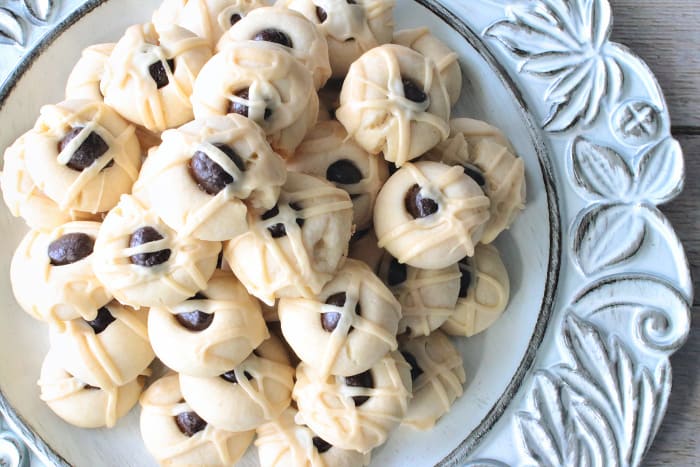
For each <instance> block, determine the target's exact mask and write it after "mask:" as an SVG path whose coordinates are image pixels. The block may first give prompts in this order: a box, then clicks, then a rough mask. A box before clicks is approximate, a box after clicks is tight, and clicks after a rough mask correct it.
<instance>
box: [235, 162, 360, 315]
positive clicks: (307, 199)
mask: <svg viewBox="0 0 700 467" xmlns="http://www.w3.org/2000/svg"><path fill="white" fill-rule="evenodd" d="M248 224H249V225H250V230H249V231H248V232H246V233H244V234H243V235H239V236H238V237H236V238H234V239H233V240H231V241H229V242H228V243H226V244H225V246H224V257H225V258H226V261H227V262H228V263H229V265H230V266H231V269H232V270H233V272H234V273H235V274H236V277H238V279H240V281H241V282H242V283H243V285H245V286H246V289H248V292H250V293H251V294H252V295H254V296H256V297H257V298H259V299H260V300H262V301H264V302H265V303H267V304H269V305H272V303H273V302H274V300H275V298H280V297H305V298H313V297H314V296H315V295H316V294H318V293H319V292H320V291H321V289H322V288H323V286H324V285H325V284H326V283H327V282H328V281H329V280H331V279H332V278H333V275H334V274H335V271H336V270H337V269H338V268H339V267H340V266H341V265H342V262H343V260H344V259H345V255H346V253H347V249H348V242H349V241H350V236H351V235H352V202H351V201H350V196H348V194H347V193H346V192H345V191H343V190H341V189H339V188H336V187H334V186H333V185H331V184H330V183H328V182H326V181H323V180H321V179H318V178H316V177H313V176H311V175H305V174H300V173H295V172H290V173H289V174H287V182H286V183H285V185H284V186H283V187H282V191H281V192H280V198H279V202H278V204H277V206H275V207H274V208H272V209H271V210H269V211H267V212H260V211H256V212H251V214H249V216H248Z"/></svg>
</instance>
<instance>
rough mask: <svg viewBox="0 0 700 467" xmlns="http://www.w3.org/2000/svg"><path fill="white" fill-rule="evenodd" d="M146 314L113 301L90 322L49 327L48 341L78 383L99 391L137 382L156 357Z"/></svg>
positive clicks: (83, 320) (79, 321)
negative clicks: (94, 387) (138, 377)
mask: <svg viewBox="0 0 700 467" xmlns="http://www.w3.org/2000/svg"><path fill="white" fill-rule="evenodd" d="M147 321H148V311H147V310H138V311H137V310H134V309H132V308H129V307H127V306H125V305H121V304H120V303H118V302H117V301H112V302H111V303H109V304H108V305H106V306H103V307H102V308H100V309H99V310H97V315H96V317H95V319H93V320H90V321H88V320H85V319H82V318H79V319H75V320H72V321H68V322H67V323H66V324H65V326H63V327H62V328H57V327H55V326H54V327H51V329H50V334H49V337H50V341H51V347H52V348H53V350H54V351H55V352H56V353H57V354H58V355H59V356H60V358H61V362H62V365H63V367H64V368H65V370H66V371H68V372H69V373H70V374H72V375H74V376H75V377H76V378H78V379H79V380H80V381H83V382H85V383H87V384H89V385H91V386H97V387H99V388H109V387H111V386H122V385H124V384H127V383H128V382H130V381H133V380H134V379H136V377H137V376H139V375H140V374H142V373H143V372H144V370H145V369H146V367H148V365H149V364H150V363H151V361H153V358H154V357H155V355H154V353H153V349H151V344H150V342H149V340H148V329H147V325H146V323H147Z"/></svg>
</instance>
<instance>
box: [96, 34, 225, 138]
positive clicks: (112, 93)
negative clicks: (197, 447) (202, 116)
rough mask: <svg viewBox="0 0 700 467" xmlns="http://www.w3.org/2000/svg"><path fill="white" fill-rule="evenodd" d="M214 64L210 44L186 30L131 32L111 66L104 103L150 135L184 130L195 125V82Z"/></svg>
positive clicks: (112, 57)
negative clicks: (210, 62) (209, 62)
mask: <svg viewBox="0 0 700 467" xmlns="http://www.w3.org/2000/svg"><path fill="white" fill-rule="evenodd" d="M210 58H211V48H210V47H209V44H208V43H207V41H206V40H205V39H202V38H199V37H197V36H196V35H195V34H194V33H192V32H190V31H188V30H187V29H184V28H181V27H179V26H175V25H172V26H169V27H167V28H164V29H157V28H156V27H155V26H154V25H153V24H151V23H146V24H137V25H134V26H131V27H129V28H128V29H127V30H126V32H125V33H124V36H122V38H121V39H119V41H118V42H117V44H116V46H115V47H114V50H113V51H112V54H111V55H110V57H109V60H108V61H107V68H106V70H105V74H104V76H103V78H102V82H101V84H100V89H101V90H102V94H103V95H104V96H105V98H104V101H105V103H106V104H107V105H109V106H111V107H113V108H114V109H115V110H116V111H117V112H119V113H120V114H121V115H122V116H124V117H125V118H127V119H129V120H131V121H132V122H134V123H136V124H138V125H142V126H144V127H145V128H147V129H148V130H150V131H155V132H160V131H163V130H166V129H168V128H173V127H176V126H179V125H182V124H183V123H186V122H188V121H190V120H192V104H191V103H190V95H191V94H192V86H193V85H194V79H195V77H196V76H197V74H198V73H199V71H200V70H201V68H202V66H204V64H205V63H206V62H207V60H209V59H210Z"/></svg>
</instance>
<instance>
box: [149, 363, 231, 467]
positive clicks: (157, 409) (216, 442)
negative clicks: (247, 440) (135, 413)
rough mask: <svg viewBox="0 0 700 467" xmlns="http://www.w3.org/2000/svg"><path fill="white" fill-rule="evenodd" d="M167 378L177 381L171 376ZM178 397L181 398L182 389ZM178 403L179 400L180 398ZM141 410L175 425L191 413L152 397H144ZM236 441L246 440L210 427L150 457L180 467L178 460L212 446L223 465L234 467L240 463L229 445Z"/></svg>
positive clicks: (181, 405) (180, 404) (184, 407)
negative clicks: (186, 413) (178, 416)
mask: <svg viewBox="0 0 700 467" xmlns="http://www.w3.org/2000/svg"><path fill="white" fill-rule="evenodd" d="M166 378H177V377H176V376H168V377H166ZM177 393H178V394H179V389H178V391H177ZM171 396H172V395H171ZM177 400H179V398H178V399H177ZM141 406H142V410H143V412H144V414H143V415H142V416H155V417H163V418H165V420H163V422H162V423H173V424H174V423H175V421H174V419H173V418H174V417H176V416H177V415H179V414H181V413H183V412H192V409H191V408H190V406H189V405H188V404H187V402H176V403H159V402H158V401H156V400H154V398H153V397H148V398H146V397H143V398H142V399H141ZM237 437H244V433H236V432H230V431H224V430H219V429H217V428H215V427H214V426H213V425H211V424H207V425H206V427H205V428H204V429H203V430H201V431H198V432H197V433H195V434H194V435H192V436H186V435H184V434H183V435H182V436H178V437H177V439H175V440H172V442H173V444H171V445H168V446H158V449H157V452H153V451H152V452H151V453H152V454H154V455H155V456H156V458H157V460H158V462H160V463H161V464H163V465H166V464H170V463H172V464H177V463H178V458H179V457H181V456H185V455H187V454H188V453H191V452H193V451H195V450H197V449H200V448H202V447H204V446H205V445H207V444H211V445H212V446H213V447H214V449H215V451H216V453H217V454H218V457H219V460H220V465H232V464H234V463H235V462H236V461H237V460H238V457H239V456H235V455H234V454H232V453H231V452H230V450H229V442H230V441H231V440H232V438H237Z"/></svg>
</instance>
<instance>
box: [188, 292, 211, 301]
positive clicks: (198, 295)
mask: <svg viewBox="0 0 700 467" xmlns="http://www.w3.org/2000/svg"><path fill="white" fill-rule="evenodd" d="M207 298H208V297H207V296H206V295H204V294H203V293H202V292H197V293H196V294H194V295H192V296H191V297H190V298H188V299H187V300H206V299H207Z"/></svg>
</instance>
